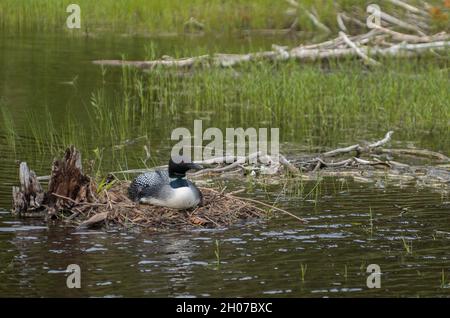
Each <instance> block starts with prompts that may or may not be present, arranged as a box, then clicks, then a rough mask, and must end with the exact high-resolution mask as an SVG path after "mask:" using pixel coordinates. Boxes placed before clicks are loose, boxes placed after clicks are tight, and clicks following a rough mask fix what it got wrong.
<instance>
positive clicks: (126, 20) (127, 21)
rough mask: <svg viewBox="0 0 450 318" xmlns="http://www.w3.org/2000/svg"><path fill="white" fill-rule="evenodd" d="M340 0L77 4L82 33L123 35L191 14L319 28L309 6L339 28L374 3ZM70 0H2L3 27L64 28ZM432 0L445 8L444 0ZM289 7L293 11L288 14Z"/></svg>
mask: <svg viewBox="0 0 450 318" xmlns="http://www.w3.org/2000/svg"><path fill="white" fill-rule="evenodd" d="M336 2H337V3H338V6H339V8H337V7H336V6H335V5H334V4H333V1H329V0H318V1H317V0H302V1H301V4H302V7H303V8H299V9H298V10H295V9H292V7H291V6H290V5H288V3H287V2H285V1H282V0H280V1H273V0H234V1H223V0H171V1H166V0H151V1H148V0H114V1H111V0H96V1H92V0H77V1H75V2H74V3H76V4H78V5H80V7H81V14H82V20H81V27H82V30H83V31H87V32H102V31H106V30H107V31H112V32H123V33H136V32H144V33H161V32H163V33H170V32H183V30H184V24H185V22H186V21H187V20H188V19H189V18H190V17H194V18H195V19H197V20H198V21H200V22H201V23H202V24H204V26H205V31H206V32H213V33H217V32H230V31H236V30H247V29H283V28H288V27H289V26H290V25H291V24H292V22H293V21H294V19H295V18H296V17H298V18H299V20H298V22H299V29H300V30H307V31H308V30H309V31H311V30H312V31H316V30H317V28H316V27H315V26H314V25H313V23H312V22H311V20H310V19H309V18H308V16H307V15H306V14H305V10H304V9H308V10H310V11H313V12H314V11H315V12H317V15H318V17H319V19H320V20H321V21H322V22H323V23H324V24H326V25H327V26H328V27H330V28H331V29H334V30H336V29H337V22H336V13H337V12H338V11H340V10H345V11H347V12H352V13H355V14H357V16H359V17H360V19H362V20H364V18H365V16H366V13H365V8H366V6H367V4H369V3H372V1H360V0H339V1H336ZM69 3H70V2H64V1H61V0H2V1H1V2H0V17H1V20H0V28H3V29H8V30H10V31H12V30H15V31H24V30H33V31H63V30H65V27H64V26H65V21H66V19H67V16H68V15H69V14H68V13H66V6H67V5H68V4H69ZM430 3H432V4H433V3H435V4H439V5H440V7H442V4H441V1H438V0H434V1H430ZM382 8H383V9H384V10H386V11H388V12H389V10H391V9H392V8H393V6H392V4H390V3H389V2H387V1H385V2H383V3H382ZM288 9H290V10H291V12H290V13H289V14H288V13H287V10H288ZM397 11H398V8H397ZM444 22H445V21H444ZM447 23H448V21H447Z"/></svg>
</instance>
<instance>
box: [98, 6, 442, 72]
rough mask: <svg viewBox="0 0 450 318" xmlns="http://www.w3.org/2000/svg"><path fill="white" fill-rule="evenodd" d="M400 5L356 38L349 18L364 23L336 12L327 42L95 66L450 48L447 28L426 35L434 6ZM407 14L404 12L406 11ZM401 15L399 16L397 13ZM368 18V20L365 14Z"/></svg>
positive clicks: (369, 57)
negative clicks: (335, 24)
mask: <svg viewBox="0 0 450 318" xmlns="http://www.w3.org/2000/svg"><path fill="white" fill-rule="evenodd" d="M390 2H392V3H393V4H394V5H395V6H396V7H398V8H399V9H400V10H402V11H403V12H402V13H403V14H401V16H402V18H399V17H397V16H395V14H396V13H393V14H388V13H386V12H383V11H381V12H379V14H380V18H381V23H380V25H376V24H373V23H372V26H371V27H372V28H373V29H372V30H369V31H368V32H367V33H363V34H360V35H354V36H351V35H349V34H348V33H347V32H348V30H349V28H348V27H347V26H346V25H345V24H344V21H347V22H351V23H354V24H356V25H357V26H358V27H359V28H362V29H366V30H367V29H368V25H367V23H365V22H361V21H360V20H359V19H357V18H354V17H351V16H350V15H349V14H348V13H346V12H343V11H341V12H339V13H338V14H337V17H336V18H337V21H338V26H339V28H340V30H341V31H340V33H339V36H338V37H337V38H335V39H331V40H327V41H324V42H322V43H316V44H309V45H304V44H301V45H298V46H296V47H293V48H288V47H282V46H279V45H275V44H274V45H272V50H270V51H263V52H254V53H247V54H223V53H216V54H212V55H201V56H193V57H185V58H180V59H174V58H170V57H163V58H161V59H158V60H153V61H124V60H96V61H93V63H94V64H99V65H107V66H130V67H136V68H140V69H146V70H151V69H153V68H180V69H186V68H187V69H190V68H197V67H233V66H237V65H239V64H242V63H249V62H253V61H260V60H264V61H271V62H273V61H287V60H295V61H298V62H310V61H320V60H326V59H345V58H349V57H360V58H361V59H362V60H363V61H364V62H365V63H367V64H369V65H379V64H380V62H379V61H376V60H375V58H378V57H415V56H418V55H420V54H423V53H426V52H429V51H433V50H440V49H446V48H449V47H450V41H449V39H450V36H449V35H448V34H446V33H445V32H439V33H437V34H434V35H427V34H426V33H425V32H426V30H428V29H429V28H430V26H429V24H430V19H431V18H430V15H429V13H428V11H429V8H428V7H427V5H426V3H424V8H423V9H422V8H418V7H415V6H412V5H410V4H408V3H405V2H403V1H400V0H390ZM287 3H288V4H289V5H290V6H291V7H292V8H293V10H295V11H297V10H302V11H303V12H305V13H306V15H307V16H308V17H309V18H310V19H311V21H312V22H313V24H314V25H315V26H316V27H317V28H318V30H321V31H324V32H326V33H330V32H331V31H330V29H329V27H327V26H326V25H324V24H323V23H321V22H320V21H319V19H318V17H317V14H314V13H313V12H312V11H314V10H313V9H312V10H309V9H307V8H304V7H303V6H302V5H301V4H299V3H298V2H297V1H295V0H287ZM367 10H368V13H374V12H373V7H371V6H369V7H368V8H367ZM405 12H406V13H407V14H404V13H405ZM397 15H398V14H397ZM364 20H365V18H364ZM188 22H189V25H192V24H194V25H197V26H198V28H201V27H200V25H199V23H198V21H195V20H192V19H191V20H189V21H188ZM297 23H298V17H297V18H296V20H294V22H293V23H292V25H291V27H290V28H289V29H287V30H284V31H285V32H284V33H289V32H290V31H292V30H293V29H294V28H295V27H296V25H297ZM394 28H397V29H400V30H405V32H407V31H409V32H413V33H414V34H406V33H402V32H401V31H399V30H394Z"/></svg>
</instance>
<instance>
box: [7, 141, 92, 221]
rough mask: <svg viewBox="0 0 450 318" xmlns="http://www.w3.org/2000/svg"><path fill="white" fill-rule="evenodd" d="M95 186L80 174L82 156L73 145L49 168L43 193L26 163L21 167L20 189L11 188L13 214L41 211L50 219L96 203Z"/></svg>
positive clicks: (81, 172)
mask: <svg viewBox="0 0 450 318" xmlns="http://www.w3.org/2000/svg"><path fill="white" fill-rule="evenodd" d="M96 200H97V199H96V191H95V185H94V183H93V182H92V181H91V179H90V178H89V177H88V176H86V175H84V174H83V171H82V164H81V154H80V152H79V151H78V150H76V149H75V147H74V146H71V147H70V148H68V149H67V150H66V152H65V154H64V158H63V159H62V160H57V159H55V160H54V161H53V165H52V172H51V176H50V181H49V183H48V190H47V192H45V193H44V191H43V190H42V187H41V185H40V183H39V181H38V180H37V177H36V174H35V173H34V172H33V171H30V170H29V168H28V166H27V164H26V163H25V162H22V163H21V164H20V188H19V187H13V213H15V214H21V213H32V212H35V211H42V210H43V209H44V208H46V209H47V212H48V214H49V215H50V216H53V215H56V213H57V212H59V211H62V210H65V209H70V208H71V207H72V206H74V205H77V204H80V203H85V202H87V203H89V202H96Z"/></svg>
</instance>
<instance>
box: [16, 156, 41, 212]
mask: <svg viewBox="0 0 450 318" xmlns="http://www.w3.org/2000/svg"><path fill="white" fill-rule="evenodd" d="M19 180H20V187H13V189H12V191H13V211H12V212H13V213H14V214H18V213H20V212H24V211H30V212H31V211H38V210H40V209H41V208H42V203H43V201H44V191H43V190H42V187H41V184H40V183H39V181H38V180H37V177H36V174H35V173H34V171H32V170H30V169H29V168H28V165H27V163H26V162H22V163H21V164H20V168H19Z"/></svg>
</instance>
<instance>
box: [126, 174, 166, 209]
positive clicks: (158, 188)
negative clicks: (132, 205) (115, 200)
mask: <svg viewBox="0 0 450 318" xmlns="http://www.w3.org/2000/svg"><path fill="white" fill-rule="evenodd" d="M169 183H170V178H169V172H168V171H167V170H162V171H152V172H147V173H143V174H141V175H139V176H137V177H136V178H135V179H134V180H133V182H132V183H131V185H130V187H129V188H128V195H129V196H130V199H131V200H133V201H139V200H140V199H141V198H143V197H161V196H162V194H163V193H162V191H163V188H164V187H163V185H169Z"/></svg>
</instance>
